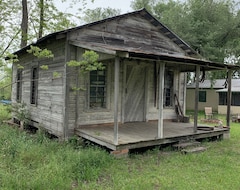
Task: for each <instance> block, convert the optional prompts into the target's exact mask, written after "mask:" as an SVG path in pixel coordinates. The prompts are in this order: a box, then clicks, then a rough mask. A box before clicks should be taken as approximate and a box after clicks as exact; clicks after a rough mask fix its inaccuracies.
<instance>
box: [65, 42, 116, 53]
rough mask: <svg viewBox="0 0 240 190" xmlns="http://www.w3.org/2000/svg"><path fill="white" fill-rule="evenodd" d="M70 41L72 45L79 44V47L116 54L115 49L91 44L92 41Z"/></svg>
mask: <svg viewBox="0 0 240 190" xmlns="http://www.w3.org/2000/svg"><path fill="white" fill-rule="evenodd" d="M69 43H70V44H71V45H74V46H77V47H80V48H84V49H89V50H93V51H97V52H100V53H106V54H110V55H116V51H115V50H110V49H107V48H106V47H100V46H96V45H91V43H89V44H86V43H83V42H79V41H74V40H70V41H69Z"/></svg>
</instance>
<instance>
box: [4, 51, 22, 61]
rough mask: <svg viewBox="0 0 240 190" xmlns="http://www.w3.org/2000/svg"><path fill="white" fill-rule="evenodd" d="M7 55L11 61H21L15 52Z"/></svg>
mask: <svg viewBox="0 0 240 190" xmlns="http://www.w3.org/2000/svg"><path fill="white" fill-rule="evenodd" d="M6 57H7V58H8V61H9V62H10V63H16V62H18V61H19V60H18V56H17V55H15V54H11V53H9V54H7V56H6Z"/></svg>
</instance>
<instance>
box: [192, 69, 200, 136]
mask: <svg viewBox="0 0 240 190" xmlns="http://www.w3.org/2000/svg"><path fill="white" fill-rule="evenodd" d="M199 76H200V66H199V65H197V66H196V89H195V111H194V127H193V132H194V133H196V132H197V124H198V98H199Z"/></svg>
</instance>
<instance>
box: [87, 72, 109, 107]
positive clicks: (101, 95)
mask: <svg viewBox="0 0 240 190" xmlns="http://www.w3.org/2000/svg"><path fill="white" fill-rule="evenodd" d="M89 107H90V108H105V107H106V71H105V70H104V71H91V72H90V102H89Z"/></svg>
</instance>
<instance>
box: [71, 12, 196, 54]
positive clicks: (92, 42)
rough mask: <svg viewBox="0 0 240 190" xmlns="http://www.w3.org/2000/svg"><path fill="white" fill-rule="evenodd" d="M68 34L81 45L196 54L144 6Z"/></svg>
mask: <svg viewBox="0 0 240 190" xmlns="http://www.w3.org/2000/svg"><path fill="white" fill-rule="evenodd" d="M69 36H70V37H69V39H70V40H72V42H73V41H74V44H75V45H76V44H78V45H79V46H80V47H88V46H89V47H98V48H105V49H109V50H111V49H112V50H113V49H114V50H119V51H130V52H135V53H145V54H159V53H161V54H176V55H187V56H193V57H196V56H199V54H197V53H196V52H195V51H194V50H193V49H191V48H190V46H188V45H187V44H186V43H185V42H183V41H182V40H181V39H180V38H179V37H178V36H177V35H175V34H174V33H173V32H171V31H170V30H169V29H168V28H167V27H166V26H164V25H163V24H162V23H160V22H159V21H158V20H156V19H155V18H154V17H153V16H152V15H151V14H150V13H148V12H147V11H146V10H145V9H142V10H139V11H135V12H132V13H127V14H124V15H119V16H116V17H112V18H108V19H104V20H101V21H97V22H94V23H90V24H87V25H84V26H80V27H77V28H75V29H74V31H71V32H70V34H69Z"/></svg>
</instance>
